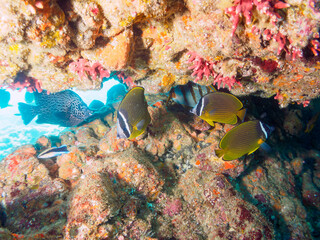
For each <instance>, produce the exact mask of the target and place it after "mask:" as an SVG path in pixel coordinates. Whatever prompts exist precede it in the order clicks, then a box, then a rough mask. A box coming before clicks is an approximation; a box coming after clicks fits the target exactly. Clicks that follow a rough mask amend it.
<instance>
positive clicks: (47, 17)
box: [0, 0, 320, 240]
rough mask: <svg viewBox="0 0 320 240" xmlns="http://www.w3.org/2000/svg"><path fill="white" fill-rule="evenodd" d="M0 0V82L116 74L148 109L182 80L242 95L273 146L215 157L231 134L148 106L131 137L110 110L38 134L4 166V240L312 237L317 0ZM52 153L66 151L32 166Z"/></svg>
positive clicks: (86, 81) (315, 222)
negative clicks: (270, 129) (140, 129)
mask: <svg viewBox="0 0 320 240" xmlns="http://www.w3.org/2000/svg"><path fill="white" fill-rule="evenodd" d="M1 3H2V4H1V6H2V12H1V17H0V26H1V27H0V48H1V51H0V85H1V87H7V88H11V89H14V90H21V89H23V88H26V89H27V91H30V92H32V91H38V92H41V91H42V90H43V89H44V90H47V91H48V92H58V91H61V90H64V89H69V88H71V87H76V88H78V89H84V90H87V89H99V88H100V87H101V82H102V81H103V78H108V77H109V76H117V77H118V79H120V80H121V81H122V82H123V83H125V84H126V85H128V86H129V87H133V86H135V85H139V86H143V87H144V88H145V91H146V93H147V94H153V95H156V96H155V97H154V96H153V97H154V98H152V97H150V99H152V101H153V100H154V99H157V100H158V99H159V98H160V95H161V94H162V93H166V92H168V91H169V90H170V88H171V87H173V86H175V85H178V84H185V83H187V82H188V81H190V80H191V81H195V82H197V83H199V84H203V85H210V84H214V85H215V86H217V88H226V89H224V90H223V91H229V92H231V93H233V94H235V95H238V96H242V100H243V103H244V106H245V108H247V109H248V116H247V118H248V119H249V120H250V119H260V120H263V121H264V120H266V122H267V123H270V125H273V126H275V131H274V133H273V135H272V136H271V137H270V139H268V141H269V142H271V151H270V152H268V153H264V152H262V151H260V150H259V151H256V152H255V153H254V154H250V155H248V156H245V157H242V158H241V159H240V160H234V161H232V162H225V161H223V160H221V159H219V158H217V156H216V155H215V153H214V150H215V149H217V148H218V144H219V140H220V139H221V138H222V136H224V134H225V133H226V132H227V131H229V130H230V129H231V128H232V126H231V125H228V124H225V125H222V124H219V123H217V124H216V125H215V127H214V128H213V127H211V126H210V125H208V124H207V123H205V122H204V121H202V120H200V119H199V118H196V117H194V116H192V115H190V114H189V113H188V112H187V111H186V110H182V109H181V108H179V107H177V105H175V104H171V103H169V104H168V105H167V106H165V104H164V103H163V102H161V101H153V103H154V104H153V105H152V106H149V108H148V110H149V113H150V116H151V124H150V125H149V126H148V128H147V130H146V131H145V133H143V134H142V135H141V136H139V137H138V138H136V139H133V140H127V139H117V138H116V136H117V133H116V131H117V130H116V127H115V126H114V125H115V117H114V116H111V114H110V115H108V116H105V117H104V118H103V119H96V120H94V121H92V122H90V123H86V124H83V125H82V126H80V127H74V128H69V129H67V130H66V131H64V132H62V133H61V134H60V135H59V136H58V137H44V136H43V137H41V138H39V139H38V140H37V142H36V143H35V144H34V145H25V146H21V147H19V148H18V149H16V150H15V151H14V152H12V153H11V154H9V155H8V156H7V157H5V158H4V159H3V160H2V161H1V162H0V173H1V174H0V239H118V240H123V239H149V240H151V239H193V240H194V239H217V240H219V239H241V240H251V239H256V240H259V239H317V238H319V236H320V231H319V229H320V228H319V226H320V221H319V213H320V201H319V194H320V192H319V189H320V180H319V179H320V157H319V156H320V152H319V149H320V141H319V140H318V139H319V137H318V136H319V134H320V127H319V122H318V123H317V122H314V123H313V125H312V127H310V128H308V125H309V122H308V121H309V120H310V119H315V121H317V117H314V116H317V115H316V114H317V113H318V112H319V111H320V109H319V107H318V106H319V102H317V101H315V100H314V99H315V98H317V97H318V96H319V93H320V79H319V75H320V54H319V52H320V36H319V27H320V21H319V19H320V8H319V1H316V0H310V1H299V0H285V1H280V0H234V1H232V0H224V1H217V0H148V1H147V0H133V1H125V0H119V1H112V0H90V1H84V0H66V1H60V0H37V1H35V0H24V1H21V0H2V2H1ZM148 97H149V96H148ZM267 98H268V100H266V99H267ZM292 103H297V104H292ZM306 106H308V108H304V107H306ZM279 107H281V108H283V109H282V110H280V108H279ZM306 116H307V117H306ZM306 119H308V120H306ZM310 121H311V120H310ZM307 129H308V130H307ZM57 145H58V146H60V145H67V147H68V150H69V151H70V153H68V154H63V155H61V156H59V157H57V158H51V159H38V158H37V155H38V154H39V153H40V152H42V151H43V150H46V149H47V148H50V147H52V146H57Z"/></svg>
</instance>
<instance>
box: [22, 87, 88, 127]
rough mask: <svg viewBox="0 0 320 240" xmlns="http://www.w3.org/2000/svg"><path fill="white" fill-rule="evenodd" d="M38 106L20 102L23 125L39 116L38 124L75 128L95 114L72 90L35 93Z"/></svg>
mask: <svg viewBox="0 0 320 240" xmlns="http://www.w3.org/2000/svg"><path fill="white" fill-rule="evenodd" d="M34 100H35V104H36V105H30V104H26V103H22V102H20V103H19V104H18V108H19V111H20V113H21V117H22V120H23V123H24V124H25V125H27V124H29V123H30V122H31V121H32V119H33V118H35V117H36V116H37V115H38V119H37V120H36V123H39V124H41V123H49V124H58V125H60V126H63V127H73V126H76V125H79V124H81V123H82V122H83V121H85V120H86V119H87V118H88V117H90V116H91V115H92V114H93V111H91V110H90V109H89V108H88V106H87V105H86V104H85V103H84V102H83V100H82V99H81V98H80V96H79V95H78V94H76V93H75V92H73V91H71V90H65V91H61V92H58V93H52V94H47V92H46V91H42V92H41V93H38V92H34Z"/></svg>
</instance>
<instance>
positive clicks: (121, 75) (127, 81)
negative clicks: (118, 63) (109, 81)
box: [117, 72, 134, 87]
mask: <svg viewBox="0 0 320 240" xmlns="http://www.w3.org/2000/svg"><path fill="white" fill-rule="evenodd" d="M117 76H118V78H119V79H120V80H121V81H122V82H123V83H124V84H126V85H127V86H128V87H132V86H134V83H133V79H132V78H131V77H125V75H124V73H123V72H120V73H118V74H117Z"/></svg>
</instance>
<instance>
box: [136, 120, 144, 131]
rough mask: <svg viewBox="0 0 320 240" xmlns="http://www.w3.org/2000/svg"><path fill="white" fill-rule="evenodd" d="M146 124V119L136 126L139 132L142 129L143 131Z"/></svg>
mask: <svg viewBox="0 0 320 240" xmlns="http://www.w3.org/2000/svg"><path fill="white" fill-rule="evenodd" d="M144 123H145V120H144V119H142V120H141V121H140V122H138V123H137V124H136V128H137V130H139V131H141V129H142V128H143V126H144Z"/></svg>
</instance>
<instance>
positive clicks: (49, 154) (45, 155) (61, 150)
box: [38, 145, 69, 158]
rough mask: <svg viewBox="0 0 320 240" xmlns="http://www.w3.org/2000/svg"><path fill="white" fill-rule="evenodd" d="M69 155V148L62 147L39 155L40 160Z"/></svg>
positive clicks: (50, 149)
mask: <svg viewBox="0 0 320 240" xmlns="http://www.w3.org/2000/svg"><path fill="white" fill-rule="evenodd" d="M67 153H69V151H68V149H67V146H66V145H62V146H60V147H52V148H49V149H47V150H44V151H43V152H42V153H40V154H39V155H38V158H53V157H58V156H60V155H62V154H67Z"/></svg>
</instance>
